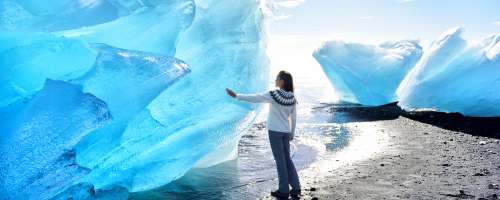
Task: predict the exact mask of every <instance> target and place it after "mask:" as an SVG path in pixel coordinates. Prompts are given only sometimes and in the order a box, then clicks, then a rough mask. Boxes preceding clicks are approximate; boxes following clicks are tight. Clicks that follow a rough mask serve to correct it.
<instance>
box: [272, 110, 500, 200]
mask: <svg viewBox="0 0 500 200" xmlns="http://www.w3.org/2000/svg"><path fill="white" fill-rule="evenodd" d="M321 109H322V112H332V111H334V112H343V113H347V115H351V116H353V118H356V117H355V116H356V115H357V116H369V115H366V113H378V114H372V117H371V118H366V117H364V118H361V119H359V120H358V121H352V122H348V123H345V126H346V127H348V129H349V131H350V132H351V134H352V136H353V138H352V141H351V144H350V145H348V146H347V147H346V148H344V149H342V150H340V151H338V152H335V153H333V154H332V155H331V156H330V157H326V158H323V159H322V160H320V161H318V162H317V163H315V164H313V165H312V166H311V167H309V168H307V169H305V170H303V171H301V172H300V175H301V180H302V187H303V188H302V189H303V195H302V196H301V199H499V197H498V196H500V140H499V139H498V124H495V122H499V121H498V119H486V120H484V119H469V118H463V117H460V116H456V115H454V114H451V115H450V114H439V113H418V114H415V113H403V112H400V111H398V109H394V108H383V109H382V110H386V111H382V112H380V108H378V111H377V109H375V110H364V109H361V110H360V109H358V108H355V109H338V108H335V106H333V107H325V108H321ZM387 109H389V110H388V111H387ZM397 112H400V113H399V114H395V113H397ZM379 114H381V116H380V115H379ZM401 115H404V116H401ZM405 116H406V117H405ZM436 116H437V117H436ZM408 117H411V118H413V119H410V118H408ZM379 119H381V120H379ZM417 120H418V121H417ZM424 122H425V123H424ZM454 123H455V124H454ZM443 124H445V125H443ZM488 124H489V126H488ZM442 127H443V128H442ZM444 128H447V129H444ZM358 129H370V130H372V131H369V132H366V131H364V132H363V131H357V130H358ZM366 134H371V135H366ZM367 137H368V138H371V139H369V140H371V141H363V140H366V139H363V138H367ZM357 141H361V142H357ZM366 145H379V146H380V148H378V149H377V150H375V151H374V150H371V149H369V148H366ZM359 154H367V155H368V154H369V156H365V157H363V158H361V159H356V158H353V157H355V156H356V155H359ZM264 199H272V198H271V197H270V196H267V197H265V198H264Z"/></svg>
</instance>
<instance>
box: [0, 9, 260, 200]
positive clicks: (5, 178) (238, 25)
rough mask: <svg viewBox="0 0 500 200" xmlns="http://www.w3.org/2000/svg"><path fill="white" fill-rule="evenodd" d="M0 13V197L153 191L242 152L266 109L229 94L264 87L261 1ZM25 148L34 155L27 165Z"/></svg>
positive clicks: (68, 195)
mask: <svg viewBox="0 0 500 200" xmlns="http://www.w3.org/2000/svg"><path fill="white" fill-rule="evenodd" d="M68 2H69V3H68ZM2 6H3V7H2ZM0 7H2V8H5V9H0V16H6V17H2V18H1V19H0V41H1V42H0V56H2V59H1V61H0V69H2V73H1V74H0V82H1V83H2V84H1V85H2V87H1V88H0V102H1V104H0V120H1V122H0V133H1V134H2V140H1V141H0V143H1V144H2V146H1V149H0V151H2V155H3V156H5V162H2V163H1V166H0V167H1V168H2V169H6V170H2V173H0V176H1V180H2V182H1V185H0V192H1V193H0V194H1V195H2V196H5V197H6V198H7V199H19V198H22V199H50V198H51V197H54V198H55V199H59V198H61V199H66V198H68V197H73V198H97V197H99V196H101V197H102V195H104V194H108V193H106V191H121V192H119V193H120V194H122V192H123V191H125V192H136V191H142V190H149V189H153V188H156V187H159V186H162V185H165V184H167V183H169V182H171V181H172V180H175V179H177V178H179V177H181V176H182V175H184V174H185V173H186V172H187V171H189V170H190V169H191V168H194V167H207V166H212V165H215V164H217V163H220V162H224V161H227V160H230V159H234V158H235V157H236V152H237V144H238V140H239V138H240V136H241V135H242V133H243V132H244V131H245V130H246V128H247V127H248V125H249V124H251V122H252V121H253V120H254V118H255V116H256V114H257V112H258V108H259V107H256V106H255V105H249V104H244V103H241V102H235V101H234V100H232V99H230V98H229V97H227V96H226V95H225V93H224V88H226V87H231V88H236V89H238V90H239V91H242V92H257V91H259V92H260V91H263V90H265V89H266V86H267V85H268V59H267V56H266V53H265V47H266V44H265V39H264V31H263V30H262V26H263V14H262V12H261V9H260V7H259V3H258V2H256V1H252V0H245V1H237V2H235V1H230V0H222V1H205V0H200V1H196V3H195V2H194V1H192V0H172V1H149V0H148V1H144V0H142V1H135V0H96V1H64V0H59V1H51V2H43V3H41V2H39V1H29V0H25V1H2V2H0ZM7 8H8V9H7ZM61 10H64V14H61V15H60V16H55V15H53V14H54V13H58V12H60V11H61ZM103 10H104V11H109V12H108V13H103V12H104V11H103ZM95 13H99V14H97V15H94V14H95ZM101 14H102V15H101ZM80 15H81V16H83V17H80ZM62 16H64V17H62ZM85 16H86V17H85ZM63 18H65V19H63ZM33 55H35V56H33ZM188 66H189V68H188ZM4 83H5V84H4ZM42 97H43V98H42ZM47 102H48V103H47ZM44 104H47V106H44ZM42 118H43V119H42ZM26 136H29V137H32V138H33V139H30V140H26V141H24V140H23V137H26ZM51 142H55V145H54V146H51V145H50V144H51ZM16 145H19V146H20V147H21V148H19V149H14V148H13V147H15V146H16ZM27 152H35V153H36V154H33V155H30V157H29V158H30V160H23V158H24V157H23V155H24V154H27ZM42 155H46V156H42ZM2 158H3V157H2ZM26 158H28V157H26ZM18 160H20V161H19V162H16V161H18ZM30 165H35V166H36V167H35V168H31V167H30ZM7 169H8V170H7ZM43 188H46V189H45V190H44V189H43ZM94 191H95V192H94ZM112 193H113V192H112ZM104 196H105V195H104Z"/></svg>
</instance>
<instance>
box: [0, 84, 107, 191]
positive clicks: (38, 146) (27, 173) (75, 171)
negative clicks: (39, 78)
mask: <svg viewBox="0 0 500 200" xmlns="http://www.w3.org/2000/svg"><path fill="white" fill-rule="evenodd" d="M21 104H25V105H22V108H21V109H13V110H12V111H15V112H9V114H8V117H6V118H4V119H2V121H1V122H0V132H2V135H1V137H2V140H0V196H2V199H3V197H5V198H7V199H10V198H12V199H37V198H44V197H45V198H46V197H47V196H45V194H46V193H49V194H50V193H51V192H55V191H57V189H62V187H64V184H71V180H72V179H74V178H77V177H78V176H81V174H82V173H86V172H85V170H84V169H81V168H79V167H78V166H76V165H75V164H74V163H72V162H71V161H70V160H71V159H72V158H71V157H73V156H72V154H74V153H73V152H72V150H71V149H72V148H73V146H74V145H75V144H76V143H77V142H78V141H79V140H80V138H82V137H83V136H84V135H85V134H87V133H88V132H89V131H92V130H93V129H96V128H98V127H99V126H101V125H103V124H104V123H105V122H107V121H109V120H111V115H110V113H109V111H108V109H107V107H106V103H105V102H103V101H101V100H99V99H98V98H96V97H95V96H93V95H91V94H85V93H82V91H81V87H80V86H77V85H73V84H70V83H66V82H63V81H53V80H47V81H46V82H45V85H44V86H43V89H42V90H41V91H40V92H38V93H37V94H36V95H35V96H34V97H33V99H31V100H30V101H29V102H27V103H21ZM18 107H20V106H18ZM2 111H3V112H2V114H6V113H7V112H6V110H5V109H4V110H2ZM63 169H64V171H63ZM54 190H55V191H54Z"/></svg>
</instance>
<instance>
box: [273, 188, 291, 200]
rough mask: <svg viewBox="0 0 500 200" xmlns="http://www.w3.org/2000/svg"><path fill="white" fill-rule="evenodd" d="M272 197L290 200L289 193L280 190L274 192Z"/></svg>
mask: <svg viewBox="0 0 500 200" xmlns="http://www.w3.org/2000/svg"><path fill="white" fill-rule="evenodd" d="M271 196H273V197H276V198H279V199H288V193H283V192H280V191H279V190H276V191H272V192H271Z"/></svg>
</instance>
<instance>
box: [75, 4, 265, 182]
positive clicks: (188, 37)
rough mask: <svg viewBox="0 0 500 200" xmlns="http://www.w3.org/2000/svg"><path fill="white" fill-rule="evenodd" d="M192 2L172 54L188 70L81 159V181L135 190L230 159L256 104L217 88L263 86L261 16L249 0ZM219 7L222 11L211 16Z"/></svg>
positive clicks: (250, 90) (263, 54) (250, 88)
mask: <svg viewBox="0 0 500 200" xmlns="http://www.w3.org/2000/svg"><path fill="white" fill-rule="evenodd" d="M197 3H199V4H197V7H196V10H197V17H196V18H195V20H194V22H193V24H192V25H191V26H190V27H189V28H188V29H187V30H186V32H184V33H183V34H182V37H181V40H180V41H179V43H178V45H177V53H176V56H177V57H179V58H180V59H182V60H184V61H186V62H187V63H189V64H190V67H191V68H190V69H191V73H190V74H189V76H186V77H183V78H182V79H180V80H179V81H177V82H175V83H174V84H172V86H170V87H169V88H167V89H165V90H164V91H163V92H162V93H161V94H160V95H159V96H158V97H157V98H155V99H154V100H153V101H152V102H151V103H150V104H149V105H148V106H147V108H146V109H144V110H143V111H141V113H139V114H138V115H137V116H136V117H135V118H134V119H133V120H132V121H131V122H129V123H128V124H127V127H126V128H125V131H124V132H123V134H121V137H120V143H119V144H118V146H117V147H116V148H114V149H112V150H111V151H109V152H107V153H106V154H105V156H102V157H100V158H94V159H92V157H93V156H91V157H90V159H88V160H89V162H86V163H88V164H90V165H88V166H89V167H91V168H92V171H91V172H90V173H89V175H88V176H87V177H86V178H84V179H83V180H82V182H91V183H92V184H93V186H94V188H95V189H96V190H107V189H112V188H113V187H124V188H126V189H127V190H128V191H131V192H136V191H143V190H148V189H152V188H155V187H159V186H162V185H164V184H167V183H169V182H171V181H173V180H175V179H177V178H179V177H181V176H182V175H183V174H185V173H186V172H187V171H188V170H190V169H191V168H193V167H208V166H212V165H215V164H217V163H220V162H224V161H227V160H230V159H233V158H235V156H236V152H237V144H238V141H239V138H240V137H241V135H242V133H243V131H244V130H245V129H246V128H247V127H248V126H249V124H250V122H251V121H252V120H254V118H255V116H256V113H257V112H256V111H255V109H256V108H257V107H256V106H255V105H248V104H244V103H240V102H235V101H234V100H232V99H230V98H229V97H227V95H225V93H224V88H225V87H234V88H238V89H240V90H241V91H247V92H256V91H262V90H264V89H266V86H267V82H268V77H267V72H268V67H267V65H268V60H267V57H266V54H265V43H264V40H263V32H262V30H261V29H260V27H261V23H262V17H263V16H262V15H261V13H260V10H259V7H258V5H257V4H256V2H255V1H238V3H235V2H232V1H229V0H227V1H208V2H205V1H199V2H197ZM229 4H230V5H231V9H229V10H228V9H227V6H228V5H229ZM219 13H224V15H221V16H219V17H218V18H213V17H211V16H214V15H218V14H219ZM220 27H225V28H224V29H221V28H220ZM242 27H243V28H242ZM242 30H244V31H242ZM78 156H79V155H78V153H77V160H78ZM109 172H114V173H109Z"/></svg>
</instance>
